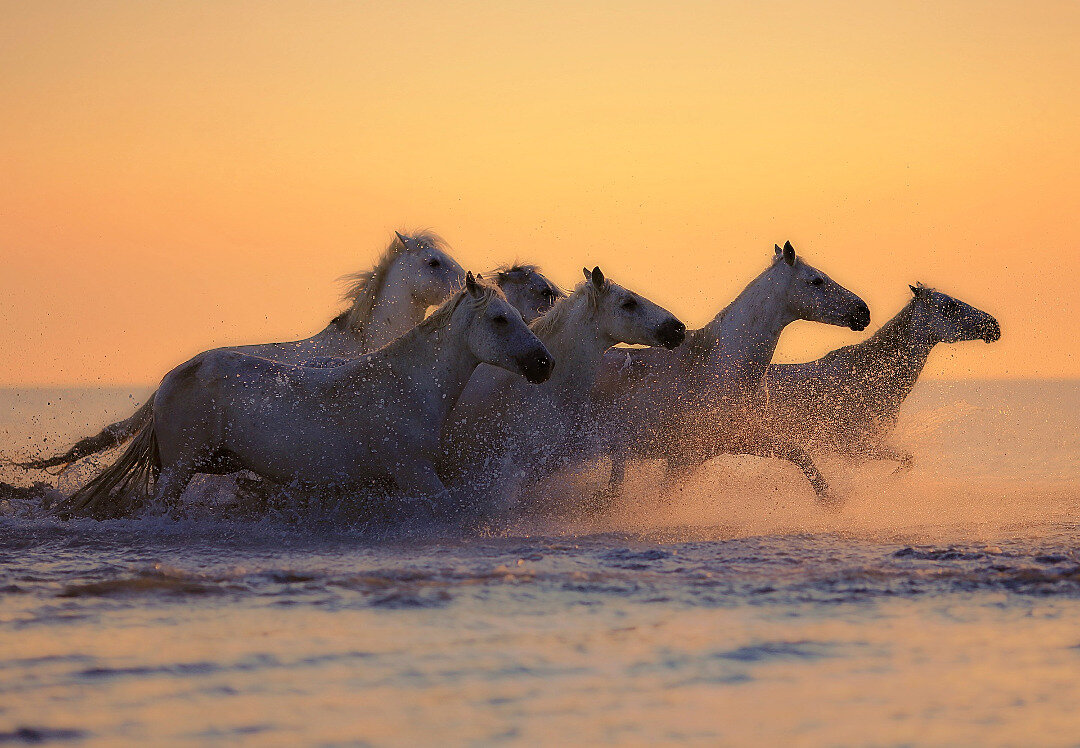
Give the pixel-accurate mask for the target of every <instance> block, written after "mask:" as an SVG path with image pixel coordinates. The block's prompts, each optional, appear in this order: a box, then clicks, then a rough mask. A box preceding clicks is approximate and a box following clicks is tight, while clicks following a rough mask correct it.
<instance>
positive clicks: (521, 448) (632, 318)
mask: <svg viewBox="0 0 1080 748" xmlns="http://www.w3.org/2000/svg"><path fill="white" fill-rule="evenodd" d="M584 273H585V278H586V280H585V282H583V283H581V284H579V285H578V287H577V288H576V289H575V290H574V292H573V293H572V294H571V295H570V296H568V297H566V298H563V299H561V300H560V301H559V302H557V303H556V305H555V306H554V307H553V308H552V309H551V310H550V311H549V312H548V313H547V314H545V315H544V316H543V317H541V318H539V319H537V320H536V321H534V322H533V323H532V324H531V325H530V329H531V330H532V331H533V332H534V333H535V334H536V336H537V337H538V338H539V339H540V340H541V341H543V343H544V345H545V346H546V347H547V348H548V350H549V351H551V353H552V355H553V356H554V357H555V360H556V365H555V369H554V371H553V373H552V376H551V378H550V379H548V381H547V382H545V383H544V384H542V385H540V386H538V387H533V386H528V385H526V386H521V382H519V381H516V378H515V377H513V376H507V374H508V372H506V371H502V370H499V369H495V368H493V367H490V366H487V367H480V368H478V369H477V371H476V373H475V374H474V375H473V378H472V380H470V382H469V386H468V387H467V388H466V390H465V392H464V394H463V395H462V397H461V400H460V401H459V403H458V406H457V408H455V410H454V412H453V414H452V415H451V417H450V419H449V420H448V422H447V427H446V430H445V436H444V439H443V451H444V464H445V466H446V470H447V472H448V473H451V474H456V475H457V476H459V477H465V478H467V479H468V481H469V486H470V487H473V486H475V484H476V481H477V479H478V476H484V477H485V479H486V481H487V482H488V483H489V487H490V488H491V489H492V491H493V492H496V493H497V494H498V501H499V503H500V504H501V505H502V506H503V507H507V506H510V505H513V504H514V503H515V502H516V500H517V498H518V496H519V493H520V487H521V486H522V485H525V484H532V483H534V482H536V481H538V480H541V479H542V478H544V477H545V476H546V475H548V474H550V473H551V472H552V471H553V470H554V469H556V468H557V467H559V466H560V465H561V464H563V463H564V462H565V461H566V460H567V459H568V457H569V456H570V454H572V453H573V452H574V450H575V449H577V448H579V447H580V446H581V443H582V442H583V441H585V440H586V435H585V433H584V429H586V428H588V427H589V426H590V425H591V424H593V423H595V419H593V418H592V417H591V415H590V413H591V410H590V408H591V400H590V397H589V392H590V390H591V388H592V386H593V384H594V382H595V380H596V373H597V371H598V369H599V367H600V363H601V360H602V358H603V355H604V352H605V351H606V350H608V349H609V348H610V347H611V346H613V345H615V344H617V343H629V344H636V345H658V346H663V347H665V348H674V347H676V346H678V345H679V344H681V343H682V341H683V338H684V336H685V333H686V326H685V325H683V323H682V322H680V321H679V320H678V319H676V318H675V316H674V315H672V314H671V313H670V312H669V311H667V310H666V309H663V308H662V307H660V306H658V305H657V304H655V303H653V302H652V301H649V300H648V299H646V298H644V297H642V296H640V295H639V294H636V293H634V292H632V291H629V290H627V289H626V288H623V287H622V286H620V285H618V284H617V283H614V282H613V281H611V280H609V279H607V278H605V277H604V275H603V273H602V272H601V271H600V268H594V269H593V270H592V271H589V270H587V269H585V270H584Z"/></svg>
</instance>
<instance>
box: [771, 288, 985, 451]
mask: <svg viewBox="0 0 1080 748" xmlns="http://www.w3.org/2000/svg"><path fill="white" fill-rule="evenodd" d="M911 291H912V298H911V300H910V301H909V302H908V303H907V305H906V306H905V307H904V308H903V309H901V310H900V311H899V312H898V313H897V314H896V316H895V317H893V318H892V319H890V320H889V321H888V322H886V323H885V324H884V325H882V327H881V329H880V330H878V331H877V332H875V333H874V334H873V335H871V336H870V337H869V338H867V339H866V340H864V341H862V342H861V343H856V344H855V345H849V346H845V347H843V348H839V349H837V350H835V351H832V352H831V353H828V354H826V355H825V356H823V357H822V358H820V359H818V360H817V361H811V362H809V363H805V364H773V365H772V366H770V367H769V368H768V370H767V371H766V374H765V385H766V388H767V392H768V406H767V410H768V413H769V416H768V419H769V428H770V430H771V431H772V432H773V433H774V434H784V435H786V436H787V437H788V438H791V439H794V440H795V441H797V442H798V443H799V444H801V445H802V446H804V447H806V448H807V449H810V450H811V451H815V450H818V449H824V450H829V451H833V452H837V453H839V454H842V455H845V456H847V457H853V458H865V459H884V460H897V461H899V462H901V463H908V462H910V461H911V455H910V454H909V453H907V452H904V451H900V450H897V449H895V448H893V447H890V446H889V445H888V444H887V437H888V435H889V433H890V432H891V431H892V429H893V427H894V425H895V423H896V419H897V416H898V415H899V412H900V406H901V405H902V404H903V402H904V400H905V399H906V398H907V396H908V395H909V394H910V393H911V390H912V389H913V388H914V386H915V382H916V381H917V380H918V378H919V375H920V374H921V373H922V370H923V367H924V366H925V365H926V361H927V359H928V358H929V356H930V351H931V350H933V348H934V346H936V345H937V344H938V343H955V342H959V341H964V340H984V341H986V342H987V343H991V342H994V341H996V340H997V339H998V338H1000V337H1001V328H1000V327H999V325H998V322H997V320H996V319H994V318H993V317H991V316H990V315H989V314H987V313H986V312H983V311H981V310H979V309H976V308H975V307H973V306H971V305H969V304H965V303H964V302H962V301H959V300H957V299H954V298H953V297H951V296H948V295H946V294H943V293H941V292H940V291H935V290H933V289H930V288H926V287H925V286H922V285H921V284H920V285H918V286H912V287H911Z"/></svg>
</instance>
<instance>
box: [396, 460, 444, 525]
mask: <svg viewBox="0 0 1080 748" xmlns="http://www.w3.org/2000/svg"><path fill="white" fill-rule="evenodd" d="M394 482H395V483H396V484H397V487H398V488H399V489H401V491H402V492H403V493H404V494H405V497H404V503H405V504H406V505H407V506H408V507H410V508H411V509H412V510H413V512H414V513H421V514H424V515H426V516H427V517H428V518H430V519H436V518H439V517H440V516H443V517H444V516H446V515H447V514H448V513H450V512H451V511H452V506H451V504H452V497H451V496H450V491H448V490H447V489H446V486H444V485H443V482H442V481H441V480H440V479H439V474H438V473H437V472H436V470H435V465H434V464H433V463H432V462H431V460H427V459H423V458H418V459H408V458H402V459H401V460H400V461H399V462H398V464H397V466H396V469H395V470H394Z"/></svg>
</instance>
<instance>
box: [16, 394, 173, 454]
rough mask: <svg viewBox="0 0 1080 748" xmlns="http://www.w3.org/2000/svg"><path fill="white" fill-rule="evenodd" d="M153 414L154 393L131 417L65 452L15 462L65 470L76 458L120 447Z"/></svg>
mask: <svg viewBox="0 0 1080 748" xmlns="http://www.w3.org/2000/svg"><path fill="white" fill-rule="evenodd" d="M155 394H156V393H155ZM153 415H154V395H150V397H148V398H147V399H146V402H145V403H143V404H142V407H141V408H139V409H138V410H137V411H135V413H134V414H133V415H131V416H130V417H129V418H126V419H125V420H123V421H118V422H116V423H114V424H112V425H110V426H106V427H105V428H104V429H102V430H101V433H99V434H97V435H96V436H88V437H86V438H85V439H81V440H80V441H78V442H76V443H75V446H73V447H72V448H71V449H69V450H68V451H67V452H64V454H62V455H56V456H54V457H46V458H44V459H39V460H28V461H26V462H16V463H15V464H16V465H18V466H19V467H21V468H26V469H27V470H46V469H48V468H51V467H58V466H59V467H60V472H63V471H64V470H65V469H67V467H68V466H69V465H71V463H73V462H75V461H76V460H81V459H82V458H83V457H86V456H87V455H92V454H97V453H98V452H104V451H105V450H106V449H112V448H113V447H119V446H120V445H121V444H123V443H124V442H126V441H127V440H128V439H130V438H131V437H132V435H133V434H134V433H135V432H136V431H138V430H139V429H141V428H142V427H143V426H145V425H146V424H147V422H148V421H150V420H151V419H152V418H153Z"/></svg>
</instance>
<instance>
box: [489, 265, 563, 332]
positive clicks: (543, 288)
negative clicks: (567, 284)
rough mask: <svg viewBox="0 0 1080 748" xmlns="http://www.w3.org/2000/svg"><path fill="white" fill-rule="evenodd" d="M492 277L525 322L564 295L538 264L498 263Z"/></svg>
mask: <svg viewBox="0 0 1080 748" xmlns="http://www.w3.org/2000/svg"><path fill="white" fill-rule="evenodd" d="M492 276H493V277H494V279H495V283H496V284H498V286H499V288H501V289H502V292H503V293H504V294H506V300H507V301H509V302H510V303H511V304H513V305H514V307H515V308H516V309H517V310H518V311H519V312H521V318H522V319H524V320H525V323H526V324H529V323H531V322H532V321H533V320H534V319H536V318H537V317H539V316H540V315H542V314H545V313H546V312H547V310H548V309H551V307H552V306H554V305H555V302H556V301H558V300H559V299H561V298H563V297H564V296H566V294H565V293H564V292H563V291H562V289H560V288H559V287H558V286H556V285H555V284H554V283H552V282H551V281H550V280H549V279H548V278H547V277H546V276H545V275H544V274H543V273H541V272H540V268H539V266H537V265H530V264H525V263H521V262H515V263H514V264H512V265H500V266H499V267H497V268H495V270H493V271H492Z"/></svg>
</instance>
